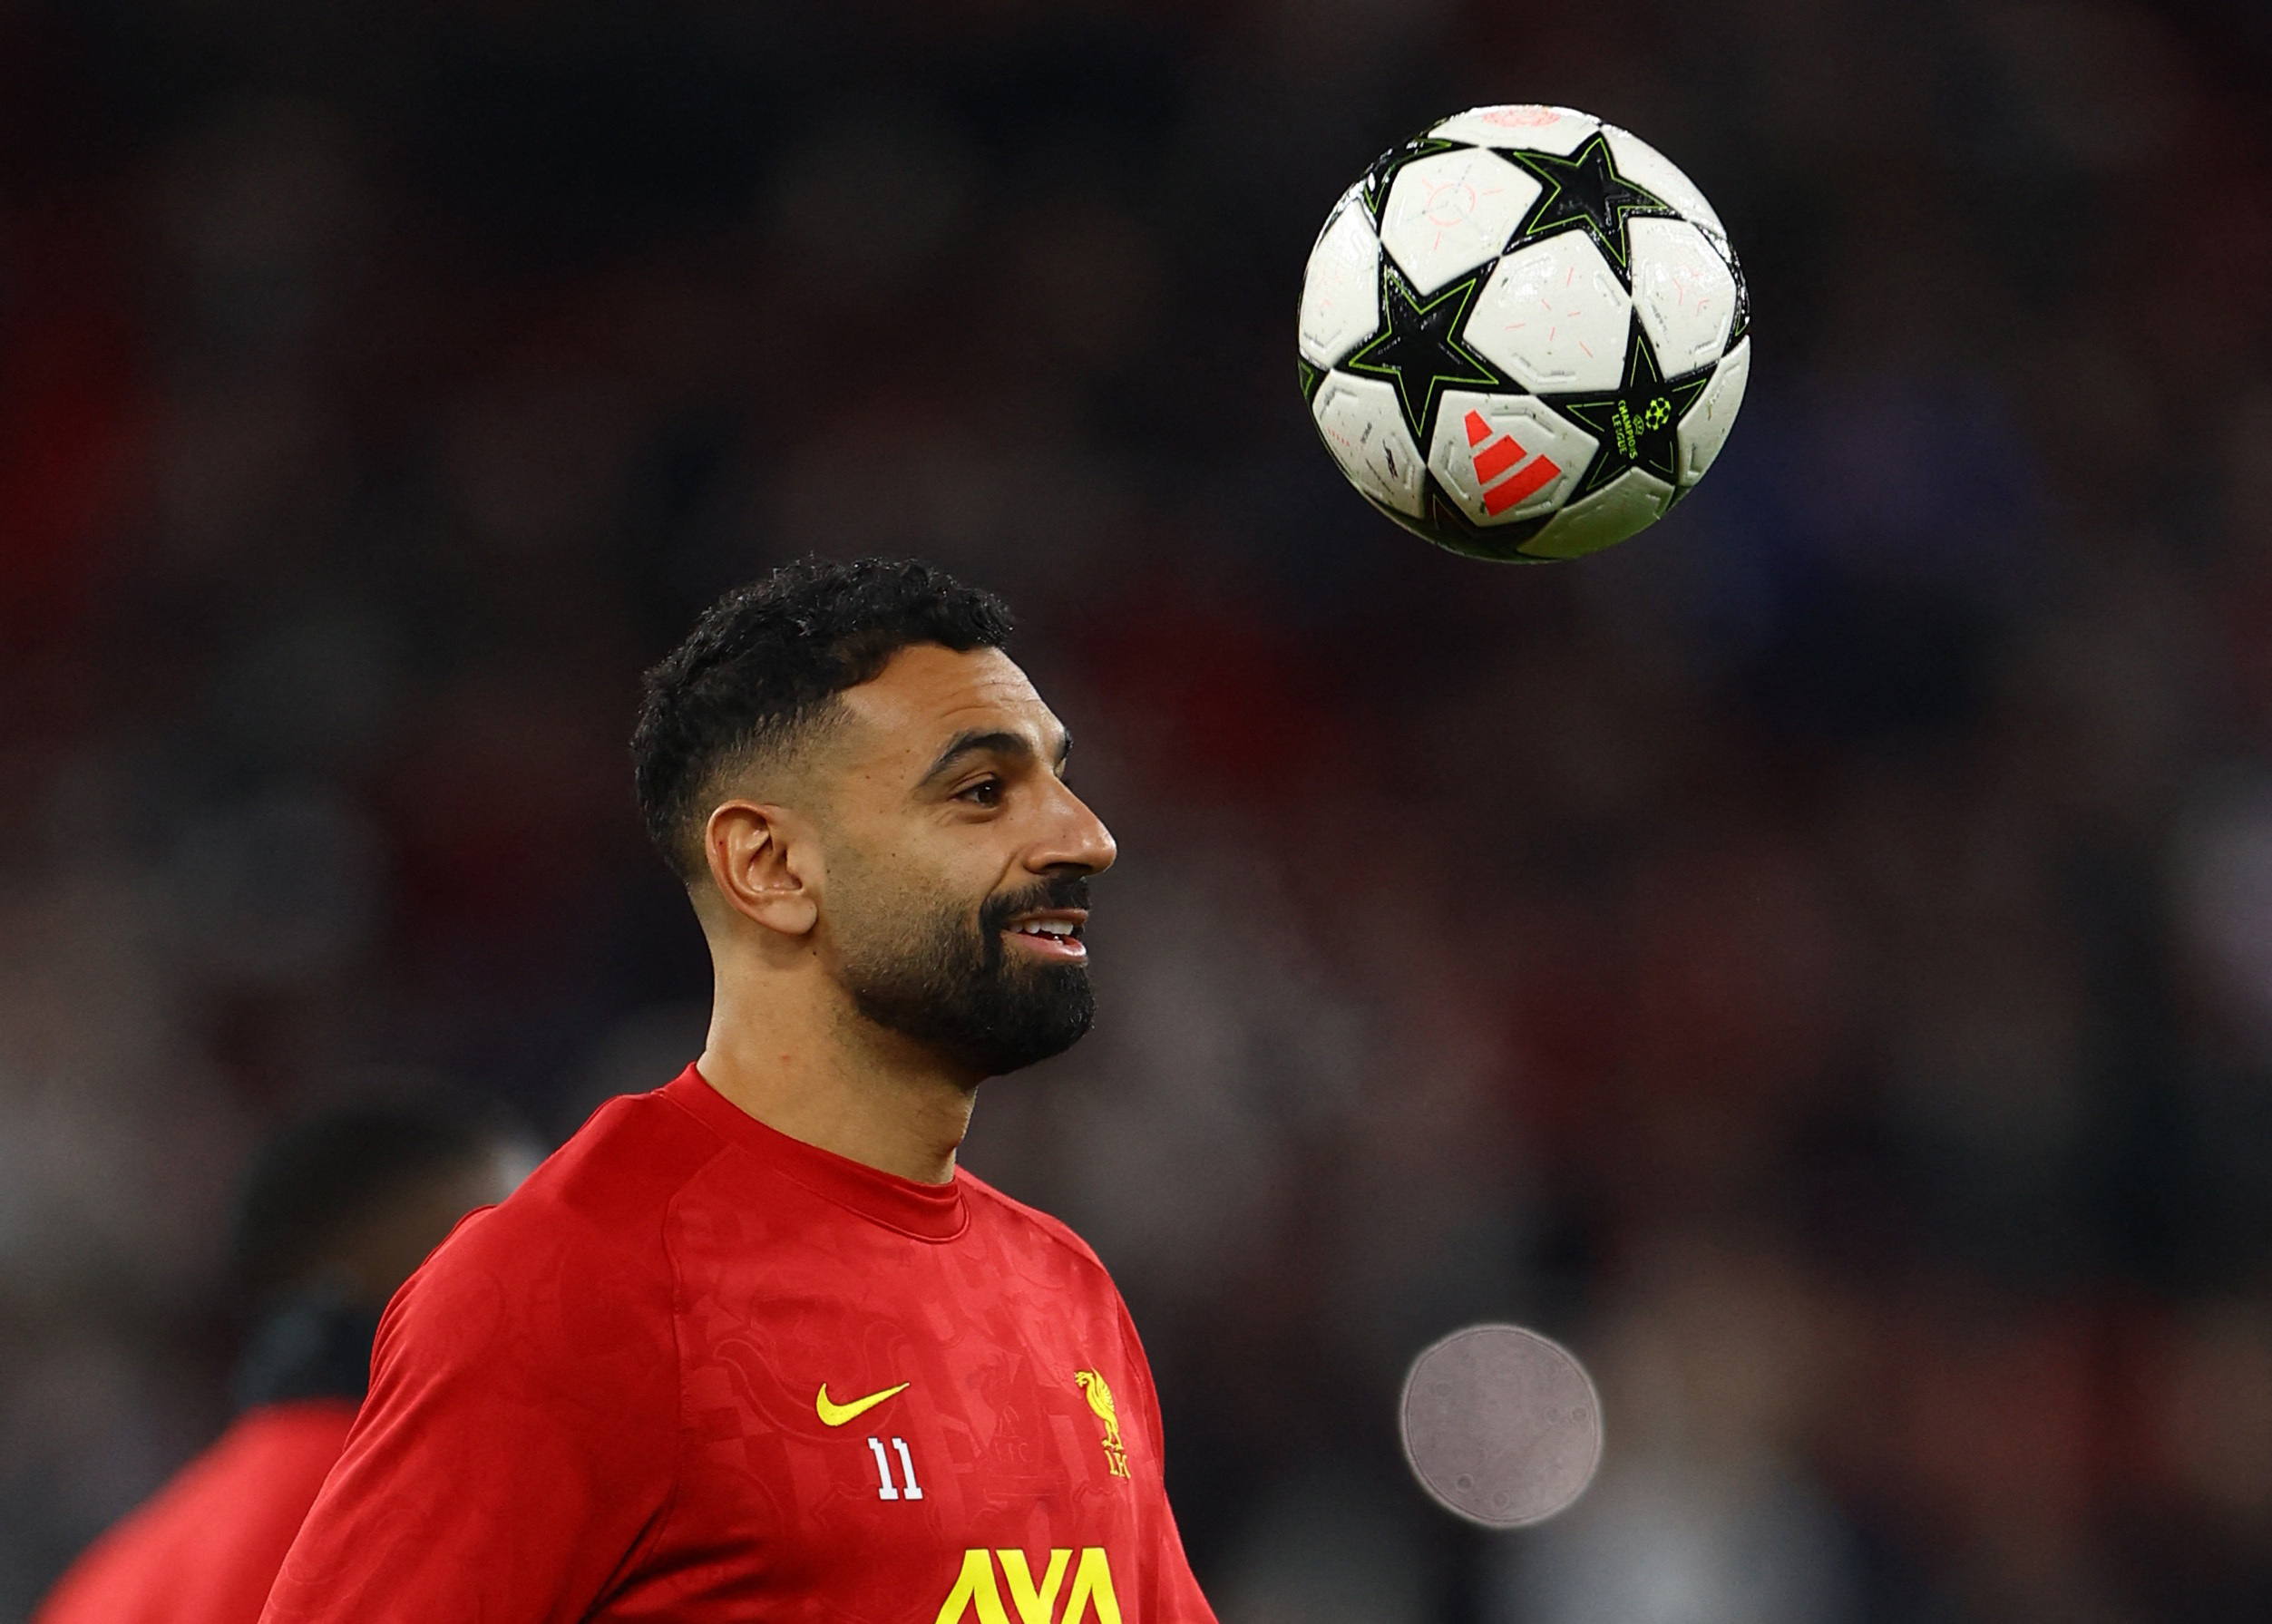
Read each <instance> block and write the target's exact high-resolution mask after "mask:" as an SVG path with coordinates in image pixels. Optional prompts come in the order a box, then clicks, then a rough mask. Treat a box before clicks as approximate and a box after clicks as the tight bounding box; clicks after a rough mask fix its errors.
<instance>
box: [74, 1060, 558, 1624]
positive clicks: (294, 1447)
mask: <svg viewBox="0 0 2272 1624" xmlns="http://www.w3.org/2000/svg"><path fill="white" fill-rule="evenodd" d="M531 1149H532V1147H531V1145H530V1144H529V1143H528V1142H527V1141H526V1140H525V1139H524V1138H522V1136H521V1135H519V1134H518V1133H515V1132H514V1131H513V1130H512V1129H511V1128H510V1127H508V1126H506V1125H504V1124H503V1123H501V1122H499V1121H496V1120H494V1119H492V1118H488V1117H485V1116H483V1115H480V1114H477V1113H473V1112H471V1111H468V1110H466V1109H464V1108H463V1106H461V1105H459V1104H455V1103H454V1102H450V1101H446V1100H444V1099H440V1098H405V1099H398V1100H371V1101H364V1102H358V1103H356V1104H346V1105H341V1106H337V1107H335V1108H333V1109H330V1110H327V1111H325V1112H322V1113H318V1114H315V1115H310V1116H308V1117H306V1118H304V1119H302V1120H301V1121H299V1122H297V1123H294V1124H292V1125H291V1126H289V1127H288V1128H286V1129H285V1130H284V1131H283V1132H282V1133H279V1134H278V1135H277V1137H276V1138H275V1139H273V1140H271V1141H270V1142H269V1143H268V1145H267V1146H266V1147H265V1148H264V1149H263V1150H262V1151H261V1152H260V1154H259V1155H258V1157H256V1158H255V1160H254V1162H253V1165H252V1167H251V1169H250V1170H249V1172H248V1174H247V1176H246V1179H245V1182H244V1188H243V1191H242V1194H241V1198H240V1200H239V1206H238V1211H237V1214H236V1221H235V1225H234V1234H233V1236H232V1238H231V1240H232V1245H231V1252H232V1254H233V1255H232V1259H231V1262H232V1266H233V1272H234V1274H235V1276H236V1280H237V1284H238V1286H239V1289H240V1290H241V1291H242V1293H243V1295H244V1298H245V1300H246V1301H247V1302H248V1303H249V1304H252V1305H254V1307H255V1309H256V1313H257V1316H258V1318H257V1320H256V1324H255V1327H254V1329H253V1332H252V1335H251V1337H249V1340H248V1343H247V1346H246V1350H245V1354H244V1357H243V1359H242V1360H241V1361H240V1363H239V1366H238V1370H237V1376H236V1382H235V1387H236V1392H235V1397H236V1400H237V1403H238V1405H239V1415H238V1417H237V1420H236V1422H235V1424H234V1425H231V1426H230V1427H229V1430H228V1431H227V1432H226V1433H224V1434H222V1435H221V1436H220V1438H219V1440H217V1441H216V1442H215V1443H214V1444H213V1445H212V1447H211V1448H210V1449H208V1450H207V1451H206V1452H205V1453H204V1454H201V1455H200V1456H198V1457H197V1458H196V1459H195V1460H193V1461H191V1462H190V1464H188V1465H187V1466H184V1467H183V1468H182V1469H181V1471H180V1473H178V1474H177V1475H176V1476H175V1477H174V1478H173V1479H172V1481H171V1482H170V1483H167V1484H166V1486H165V1487H164V1488H163V1489H161V1490H160V1491H159V1493H157V1494H156V1495H155V1496H153V1497H152V1498H151V1500H150V1501H149V1502H148V1503H146V1504H144V1505H143V1506H142V1507H141V1509H140V1510H138V1511H136V1512H133V1513H132V1515H131V1516H129V1517H128V1518H126V1520H125V1521H123V1522H121V1523H119V1524H118V1526H117V1527H115V1528H113V1529H112V1531H111V1532H109V1533H108V1534H106V1535H105V1536H104V1537H103V1538H102V1539H101V1540H99V1541H96V1542H95V1544H94V1545H93V1547H92V1548H90V1549H89V1550H88V1551H87V1552H86V1553H85V1554H84V1555H83V1556H82V1557H81V1558H80V1560H79V1561H78V1562H77V1563H76V1564H75V1565H74V1566H73V1568H72V1569H71V1571H69V1572H67V1573H65V1574H64V1575H63V1579H62V1580H61V1581H60V1582H58V1583H57V1585H56V1587H55V1589H54V1591H53V1592H52V1593H51V1594H50V1595H49V1597H48V1599H47V1600H46V1602H45V1603H44V1605H43V1606H42V1608H41V1609H40V1610H39V1612H38V1613H37V1614H36V1615H35V1618H36V1619H37V1624H252V1620H254V1619H258V1617H259V1616H260V1608H261V1604H262V1603H263V1602H265V1601H266V1600H268V1587H269V1586H270V1585H271V1584H273V1583H274V1582H275V1580H276V1571H277V1568H278V1564H279V1563H281V1562H282V1561H283V1560H284V1553H285V1551H287V1550H288V1549H289V1548H290V1546H291V1543H292V1536H293V1535H294V1534H295V1533H296V1532H298V1530H299V1525H300V1522H301V1520H302V1519H303V1518H304V1517H306V1516H307V1508H308V1506H309V1505H310V1504H311V1503H313V1502H314V1501H315V1498H316V1492H317V1490H318V1489H320V1488H321V1487H322V1486H323V1482H324V1476H325V1474H326V1473H328V1472H329V1471H330V1470H331V1468H332V1465H333V1464H334V1463H335V1462H336V1461H337V1460H338V1458H339V1449H340V1446H341V1444H344V1443H345V1442H346V1436H347V1428H348V1426H349V1425H351V1424H352V1423H353V1422H354V1420H355V1415H356V1406H357V1405H360V1404H361V1403H362V1401H363V1395H364V1389H365V1387H366V1385H367V1383H368V1381H369V1377H370V1366H371V1339H372V1337H373V1336H374V1335H375V1332H376V1331H377V1329H378V1320H379V1312H380V1310H381V1309H382V1308H384V1307H385V1304H386V1300H387V1298H391V1297H392V1296H394V1294H395V1289H396V1288H398V1287H399V1286H401V1285H402V1283H403V1281H404V1280H405V1279H408V1278H409V1276H410V1273H411V1271H412V1270H413V1269H416V1268H417V1267H418V1264H419V1261H420V1259H423V1258H424V1256H425V1255H426V1254H427V1253H428V1252H429V1251H431V1250H433V1249H434V1247H435V1246H436V1245H437V1244H439V1243H440V1241H441V1240H442V1239H443V1237H444V1236H445V1235H447V1234H448V1233H449V1231H450V1229H451V1226H452V1225H453V1224H455V1223H456V1222H457V1221H458V1220H459V1219H460V1218H462V1217H463V1216H464V1214H465V1213H467V1212H469V1211H472V1210H473V1209H474V1208H477V1207H483V1206H488V1205H491V1204H492V1203H494V1202H497V1201H502V1200H503V1199H504V1198H505V1197H506V1196H507V1195H508V1194H510V1193H511V1192H512V1187H513V1186H514V1185H515V1184H517V1183H518V1182H520V1180H521V1178H522V1175H523V1174H524V1173H525V1172H527V1171H528V1169H529V1167H530V1166H531V1162H532V1161H533V1157H532V1155H531Z"/></svg>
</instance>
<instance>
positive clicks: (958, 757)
mask: <svg viewBox="0 0 2272 1624" xmlns="http://www.w3.org/2000/svg"><path fill="white" fill-rule="evenodd" d="M1033 754H1034V752H1033V744H1032V743H1031V742H1030V741H1029V740H1028V739H1027V737H1026V735H1025V734H1021V733H1005V732H1002V731H1001V730H999V729H994V730H980V729H977V728H973V729H971V730H970V732H968V733H959V734H955V736H954V737H953V738H951V739H950V740H948V741H947V747H946V748H945V749H944V750H941V752H940V753H939V759H938V760H937V761H935V762H933V763H931V770H930V771H929V772H927V773H924V774H923V779H922V781H923V783H931V782H932V781H933V780H935V779H937V778H938V777H940V776H941V774H942V773H946V772H947V771H948V770H949V769H950V768H952V767H953V766H955V765H956V764H957V763H960V762H961V761H962V760H963V759H964V758H965V757H967V756H972V755H1005V756H1009V757H1011V758H1013V759H1016V760H1023V761H1031V760H1032V759H1033ZM1070 754H1073V735H1072V734H1069V733H1068V734H1060V735H1059V736H1058V751H1057V760H1056V761H1055V762H1054V763H1051V764H1052V765H1053V766H1055V767H1056V768H1057V769H1058V771H1059V772H1063V771H1064V770H1065V758H1066V757H1067V756H1068V755H1070Z"/></svg>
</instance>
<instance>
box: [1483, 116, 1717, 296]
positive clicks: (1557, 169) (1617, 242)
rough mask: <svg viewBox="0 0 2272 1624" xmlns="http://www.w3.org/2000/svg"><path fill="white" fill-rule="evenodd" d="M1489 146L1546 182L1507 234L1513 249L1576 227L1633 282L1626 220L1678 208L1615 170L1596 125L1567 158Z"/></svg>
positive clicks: (1672, 212) (1624, 279) (1628, 282)
mask: <svg viewBox="0 0 2272 1624" xmlns="http://www.w3.org/2000/svg"><path fill="white" fill-rule="evenodd" d="M1491 150H1492V151H1495V152H1497V153H1498V155H1499V156H1500V157H1502V158H1504V159H1507V160H1508V161H1510V162H1512V163H1517V164H1520V165H1521V166H1522V167H1523V168H1525V169H1526V170H1529V171H1530V172H1531V173H1532V174H1534V175H1536V176H1537V177H1538V179H1539V180H1541V181H1542V182H1543V183H1544V184H1545V186H1546V190H1544V191H1542V192H1540V193H1539V195H1538V200H1537V201H1536V203H1533V204H1532V205H1531V206H1530V212H1529V213H1528V214H1526V215H1525V216H1524V217H1523V223H1522V224H1521V225H1519V226H1517V227H1516V228H1515V234H1514V236H1512V237H1510V238H1507V252H1509V253H1512V252H1513V251H1514V250H1515V249H1516V248H1521V247H1522V246H1523V245H1524V244H1525V243H1526V242H1534V241H1536V239H1537V238H1541V237H1551V236H1553V235H1554V234H1555V232H1557V231H1566V230H1568V229H1571V228H1572V227H1575V228H1577V229H1580V230H1582V231H1584V232H1585V234H1586V235H1587V236H1588V237H1591V238H1593V239H1594V246H1595V247H1596V248H1600V249H1601V250H1602V257H1603V258H1604V259H1606V260H1608V261H1609V264H1610V268H1611V269H1612V270H1614V271H1615V272H1616V273H1617V277H1618V280H1620V281H1621V282H1624V284H1625V285H1626V286H1627V287H1632V285H1633V273H1632V272H1631V271H1630V270H1628V269H1627V268H1626V265H1627V261H1629V260H1630V259H1631V258H1632V257H1633V248H1632V244H1631V242H1630V240H1629V239H1628V233H1627V232H1626V229H1625V222H1626V221H1627V220H1629V219H1632V218H1633V216H1635V215H1641V216H1643V217H1644V218H1646V217H1650V216H1655V215H1677V214H1678V213H1679V210H1677V209H1674V208H1673V207H1672V205H1671V204H1669V203H1667V202H1666V201H1665V200H1664V199H1663V198H1660V197H1659V196H1657V195H1656V193H1654V192H1653V191H1650V190H1646V189H1644V188H1643V187H1639V186H1636V185H1634V184H1633V182H1632V181H1630V180H1626V179H1625V177H1624V176H1623V175H1621V174H1619V173H1618V172H1617V157H1616V154H1614V152H1612V151H1610V150H1609V138H1608V137H1607V136H1605V135H1604V134H1603V133H1602V132H1601V131H1598V130H1596V131H1594V133H1593V134H1592V135H1589V136H1587V137H1586V138H1585V145H1583V146H1581V147H1580V148H1579V149H1578V150H1577V151H1575V152H1573V153H1571V154H1570V156H1569V157H1567V158H1560V157H1556V156H1555V154H1554V153H1552V152H1531V151H1520V150H1513V149H1508V148H1504V147H1494V148H1493V149H1491Z"/></svg>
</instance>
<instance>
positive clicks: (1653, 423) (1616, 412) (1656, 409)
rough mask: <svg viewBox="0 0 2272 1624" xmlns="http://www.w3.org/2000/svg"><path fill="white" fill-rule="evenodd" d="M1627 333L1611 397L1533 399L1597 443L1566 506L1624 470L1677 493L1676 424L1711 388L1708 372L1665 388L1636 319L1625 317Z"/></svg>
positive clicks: (1653, 351)
mask: <svg viewBox="0 0 2272 1624" xmlns="http://www.w3.org/2000/svg"><path fill="white" fill-rule="evenodd" d="M1628 332H1629V336H1628V337H1627V339H1626V341H1625V381H1624V386H1623V387H1622V388H1620V389H1619V390H1617V392H1616V393H1615V394H1581V395H1560V394H1548V395H1542V396H1540V397H1539V398H1540V399H1542V400H1544V401H1545V402H1546V404H1548V405H1550V406H1552V407H1553V408H1554V409H1555V411H1557V412H1559V413H1562V414H1563V415H1564V416H1565V417H1566V418H1569V419H1570V420H1571V421H1572V422H1573V423H1579V424H1582V425H1583V426H1584V427H1585V428H1587V429H1589V430H1591V431H1592V432H1593V434H1594V438H1595V439H1596V440H1597V441H1599V442H1601V444H1600V448H1599V449H1598V450H1597V451H1595V452H1594V461H1593V462H1589V463H1588V464H1586V469H1585V478H1584V479H1583V480H1580V481H1578V487H1577V489H1576V490H1575V491H1571V492H1570V494H1569V497H1568V498H1567V501H1577V500H1578V499H1579V498H1580V497H1583V496H1589V495H1591V494H1593V492H1594V491H1599V490H1600V489H1601V488H1602V487H1603V486H1604V485H1606V484H1608V483H1609V482H1610V481H1612V480H1614V479H1615V478H1616V477H1617V476H1618V475H1619V474H1621V473H1624V472H1625V471H1626V470H1627V469H1629V468H1638V469H1640V470H1641V471H1642V472H1643V473H1649V474H1653V475H1655V476H1656V477H1657V478H1658V479H1661V480H1663V481H1664V482H1665V483H1666V484H1668V485H1670V486H1672V488H1673V490H1674V491H1678V490H1679V489H1680V484H1681V444H1680V426H1681V419H1682V418H1683V417H1685V416H1687V415H1688V409H1689V408H1690V407H1691V406H1692V405H1694V404H1696V401H1697V397H1698V396H1700V395H1702V394H1703V393H1704V391H1705V389H1706V388H1708V387H1709V386H1710V385H1711V377H1712V369H1711V367H1706V368H1704V370H1703V371H1702V372H1697V373H1692V374H1689V375H1688V376H1687V377H1684V378H1676V379H1674V380H1673V381H1672V382H1671V383H1667V382H1665V380H1664V371H1663V368H1662V367H1660V366H1659V365H1657V353H1656V349H1655V346H1654V345H1651V344H1650V342H1649V335H1647V334H1646V333H1643V331H1642V330H1641V321H1640V318H1639V317H1637V316H1636V317H1630V318H1628Z"/></svg>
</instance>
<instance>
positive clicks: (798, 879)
mask: <svg viewBox="0 0 2272 1624" xmlns="http://www.w3.org/2000/svg"><path fill="white" fill-rule="evenodd" d="M702 853H703V856H704V857H705V858H706V859H707V861H708V862H709V865H710V882H711V883H712V884H713V885H715V886H717V891H718V895H719V896H720V897H721V898H723V899H724V900H725V901H726V906H727V907H728V908H731V909H733V910H734V911H735V912H736V913H738V914H740V915H742V916H743V917H744V918H745V919H751V920H754V921H755V922H756V923H757V924H760V925H763V926H764V927H765V929H768V930H772V931H776V932H778V933H779V934H781V935H783V936H786V937H799V936H806V935H809V934H811V932H812V929H813V927H814V925H816V924H817V923H819V921H820V917H821V903H820V894H819V890H818V882H819V880H820V877H821V876H820V862H819V849H818V847H817V845H816V844H815V843H814V838H813V833H812V831H811V829H810V828H809V826H807V825H805V824H804V822H803V821H802V820H800V819H799V818H798V817H797V816H796V814H795V813H794V812H790V811H788V810H787V809H786V808H785V807H779V806H765V805H761V804H759V803H758V802H754V801H728V802H724V803H722V804H721V805H720V806H718V808H717V810H716V811H714V812H711V814H710V817H709V821H708V822H706V823H705V824H704V825H703V826H702Z"/></svg>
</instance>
